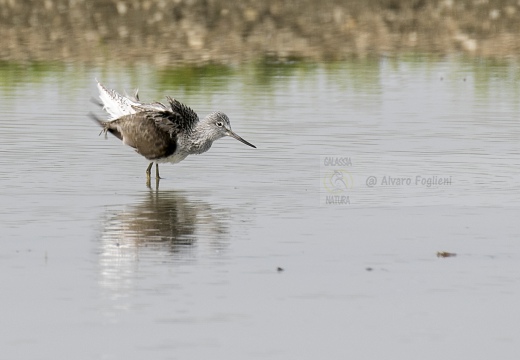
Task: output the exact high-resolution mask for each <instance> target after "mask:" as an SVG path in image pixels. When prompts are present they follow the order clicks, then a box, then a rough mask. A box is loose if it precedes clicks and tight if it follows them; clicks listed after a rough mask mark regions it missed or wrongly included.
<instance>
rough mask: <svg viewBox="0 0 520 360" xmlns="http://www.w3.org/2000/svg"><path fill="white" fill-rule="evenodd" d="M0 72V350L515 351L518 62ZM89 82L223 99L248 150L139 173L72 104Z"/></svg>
mask: <svg viewBox="0 0 520 360" xmlns="http://www.w3.org/2000/svg"><path fill="white" fill-rule="evenodd" d="M0 75H1V76H0V94H1V96H2V98H3V101H2V102H1V104H0V129H1V131H0V142H1V144H2V145H1V147H0V168H1V169H2V171H1V172H0V202H1V204H2V206H1V208H0V220H1V230H2V231H1V233H2V235H1V239H2V248H1V251H0V266H1V267H2V270H3V271H1V275H0V281H1V283H2V284H3V291H2V293H1V295H0V301H1V304H2V309H3V310H2V312H1V313H2V316H1V317H2V321H1V325H0V333H1V335H2V336H1V339H2V340H0V344H1V346H0V348H1V349H2V350H1V353H2V356H4V357H6V358H10V359H29V358H31V359H32V358H42V359H56V358H74V359H96V358H98V359H120V358H127V359H142V358H144V357H152V358H157V359H177V358H182V359H187V358H188V359H201V358H210V357H211V358H228V359H244V358H260V359H288V358H300V359H316V358H331V359H335V358H346V357H352V358H399V359H415V358H417V354H421V355H420V357H421V358H424V359H437V358H438V357H439V356H442V357H443V358H447V359H460V358H472V359H489V358H490V357H493V358H501V359H508V358H514V356H515V355H516V354H517V353H518V345H517V344H518V341H519V340H520V339H519V337H518V332H517V331H516V328H517V323H518V318H519V316H520V312H519V311H518V306H517V303H518V298H519V295H520V286H519V285H518V273H519V270H520V269H519V266H518V263H519V260H520V244H519V242H518V239H519V238H520V226H519V225H518V221H517V219H518V215H519V211H518V209H519V207H518V206H519V204H520V185H519V183H520V182H519V180H520V179H519V171H520V170H519V169H520V148H519V145H518V139H519V136H520V124H519V121H518V112H519V102H518V98H519V95H520V85H518V84H519V82H518V78H519V72H518V69H517V66H515V64H514V63H507V62H506V63H493V62H474V61H466V60H464V59H459V58H449V59H427V58H413V57H412V58H399V59H383V60H380V61H375V60H365V61H353V62H347V63H337V64H321V65H310V64H300V63H293V64H256V65H247V66H242V67H236V68H233V67H203V68H173V69H166V70H155V69H154V68H152V67H147V66H138V67H133V68H112V67H107V68H97V67H93V68H85V67H77V66H73V65H53V64H34V65H30V66H25V65H23V66H22V65H12V64H2V66H1V67H0ZM94 78H98V79H99V80H101V81H102V82H103V83H105V85H107V86H108V87H112V88H115V89H118V90H120V91H123V90H124V89H126V90H127V91H128V92H131V91H133V89H135V88H136V87H139V89H140V94H141V98H142V99H143V100H159V99H164V96H165V95H172V96H174V97H176V98H177V99H179V100H180V101H182V102H184V103H186V104H188V105H189V106H191V107H192V108H194V109H195V110H196V111H197V112H198V113H199V115H201V116H204V115H206V114H207V113H209V112H211V111H214V110H217V109H219V110H222V111H224V112H226V113H227V114H228V115H229V117H230V119H231V123H232V125H233V129H234V130H235V131H236V132H237V133H238V134H240V135H241V136H242V137H244V138H245V139H246V140H248V141H250V142H252V143H253V144H255V145H256V146H257V147H258V149H252V148H249V147H247V146H245V145H243V144H241V143H239V142H237V141H236V140H234V139H231V138H226V139H222V140H219V141H218V142H217V143H215V144H214V146H213V147H212V149H211V150H210V151H209V152H208V153H205V154H203V155H199V156H191V157H189V158H187V159H186V160H185V161H184V162H182V163H180V164H177V165H175V166H171V165H162V166H161V175H162V176H163V177H164V179H163V180H161V182H160V184H159V187H158V188H156V187H155V184H154V183H153V182H152V184H151V187H150V188H148V187H147V186H146V184H145V173H144V172H145V169H146V166H147V161H146V160H145V159H144V158H142V157H140V156H139V155H138V154H135V152H134V151H133V150H132V149H130V148H128V147H125V146H123V145H122V144H121V143H120V142H119V141H118V140H117V139H115V138H113V137H108V138H107V139H105V138H104V137H103V136H98V134H99V130H100V129H99V128H97V126H96V124H95V123H94V122H92V121H91V120H90V119H89V117H88V113H89V112H94V113H96V114H98V115H102V112H101V110H100V109H98V108H97V107H96V106H95V105H94V104H93V103H92V102H90V101H89V100H90V99H91V98H93V97H95V96H97V94H96V88H95V81H94ZM325 159H344V161H340V162H336V163H335V165H331V166H328V165H330V164H331V163H327V165H326V163H325ZM333 176H334V177H333ZM418 177H419V178H418ZM369 178H370V182H369ZM440 178H442V179H450V181H449V182H448V181H446V182H444V183H443V184H438V182H437V183H436V184H435V183H434V182H435V179H437V180H438V179H440ZM374 179H375V183H374V182H372V181H374ZM408 179H410V180H409V181H408ZM417 179H419V180H417ZM422 179H425V180H424V181H425V182H424V184H423V183H422ZM429 179H430V180H431V181H430V186H428V181H429ZM338 184H339V185H338ZM327 199H329V200H331V199H332V200H333V201H332V203H331V201H328V200H327ZM334 199H343V200H346V201H343V202H341V201H340V202H336V201H334ZM438 251H449V252H453V253H456V254H457V256H455V257H449V258H438V257H437V256H436V254H437V252H438ZM278 268H280V269H278ZM282 269H283V271H280V270H282Z"/></svg>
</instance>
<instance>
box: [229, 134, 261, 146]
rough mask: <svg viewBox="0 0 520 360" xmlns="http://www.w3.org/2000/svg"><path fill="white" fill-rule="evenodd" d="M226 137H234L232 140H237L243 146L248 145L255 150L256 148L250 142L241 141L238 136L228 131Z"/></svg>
mask: <svg viewBox="0 0 520 360" xmlns="http://www.w3.org/2000/svg"><path fill="white" fill-rule="evenodd" d="M228 135H229V136H231V137H234V138H235V139H237V140H238V141H240V142H243V143H244V144H246V145H249V146H251V147H252V148H255V149H256V146H254V145H253V144H251V143H250V142H247V141H245V140H244V139H242V138H241V137H240V136H238V135H237V134H235V133H234V132H233V131H231V130H229V131H228Z"/></svg>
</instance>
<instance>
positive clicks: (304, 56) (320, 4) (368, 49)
mask: <svg viewBox="0 0 520 360" xmlns="http://www.w3.org/2000/svg"><path fill="white" fill-rule="evenodd" d="M0 8H1V9H0V38H1V39H3V40H2V45H3V46H2V47H0V61H16V62H33V61H72V62H79V63H95V64H99V63H107V62H110V63H113V62H115V63H126V64H132V63H140V62H146V63H152V64H154V65H157V66H167V65H178V64H207V63H215V64H226V65H233V64H239V63H243V62H250V61H256V60H259V59H272V60H273V61H288V60H289V61H290V60H304V61H305V60H307V61H341V60H345V59H352V58H366V57H380V56H399V55H400V54H406V53H422V54H432V55H437V56H444V55H452V54H464V55H467V56H472V57H483V58H517V57H519V55H520V36H518V35H520V5H519V4H509V3H507V2H505V1H499V2H494V3H491V2H485V1H480V2H475V1H469V0H464V1H457V2H455V1H451V0H444V1H421V0H408V1H397V0H386V1H376V0H368V1H365V2H357V1H352V2H347V3H346V2H344V1H339V0H337V1H327V0H325V1H314V0H304V1H298V2H285V3H281V2H279V1H275V0H268V1H265V2H261V3H260V2H258V3H254V2H252V1H251V2H249V1H246V2H242V3H240V4H234V3H230V2H229V1H224V0H213V1H202V0H187V1H182V0H177V1H171V2H170V1H165V0H147V1H142V2H135V3H129V2H125V1H122V0H119V1H118V0H107V1H103V0H93V1H87V0H45V1H38V2H32V1H27V0H25V1H24V0H17V1H11V0H0Z"/></svg>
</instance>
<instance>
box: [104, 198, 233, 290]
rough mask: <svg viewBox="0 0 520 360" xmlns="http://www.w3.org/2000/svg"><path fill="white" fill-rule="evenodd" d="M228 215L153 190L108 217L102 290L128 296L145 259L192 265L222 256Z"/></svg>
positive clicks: (203, 203) (207, 206) (198, 202)
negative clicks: (203, 257)
mask: <svg viewBox="0 0 520 360" xmlns="http://www.w3.org/2000/svg"><path fill="white" fill-rule="evenodd" d="M225 212H226V211H225V210H216V209H212V208H211V206H210V205H209V204H207V203H205V202H202V201H190V200H189V199H188V198H187V197H186V196H185V195H183V193H181V192H178V191H166V192H165V191H155V192H152V191H150V192H149V193H147V194H146V195H145V196H144V197H143V198H142V199H140V200H139V201H138V202H137V203H136V204H135V205H130V206H129V207H128V208H125V209H123V210H119V211H115V212H113V213H110V214H109V215H108V216H107V219H106V221H105V223H104V225H103V230H102V231H103V232H102V235H101V249H100V259H99V261H100V266H101V283H102V286H104V287H108V288H111V289H112V290H123V291H124V288H125V287H127V286H129V285H130V284H129V283H128V282H130V283H131V282H132V280H131V279H132V278H134V277H135V273H137V270H138V268H139V267H138V263H139V262H142V261H143V260H147V261H148V260H151V261H157V260H159V261H186V260H188V261H189V260H192V259H194V258H195V257H196V255H197V253H199V252H204V251H205V252H210V253H219V252H221V251H222V250H223V249H224V248H225V247H226V240H225V239H226V238H227V237H228V236H227V234H228V230H227V226H226V224H225V222H224V221H222V219H224V218H226V217H225V216H223V215H224V213H225Z"/></svg>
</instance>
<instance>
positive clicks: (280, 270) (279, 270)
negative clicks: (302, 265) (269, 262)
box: [276, 266, 284, 272]
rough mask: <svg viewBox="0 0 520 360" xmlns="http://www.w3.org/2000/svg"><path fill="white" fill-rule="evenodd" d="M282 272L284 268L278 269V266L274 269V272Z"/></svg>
mask: <svg viewBox="0 0 520 360" xmlns="http://www.w3.org/2000/svg"><path fill="white" fill-rule="evenodd" d="M283 270H284V268H282V267H279V266H278V267H277V268H276V271H278V272H282V271H283Z"/></svg>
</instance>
